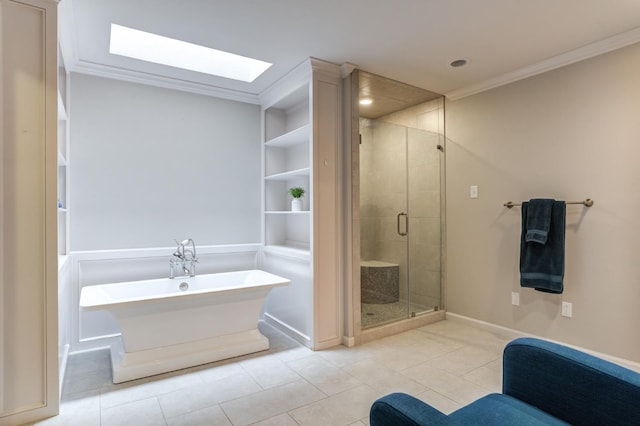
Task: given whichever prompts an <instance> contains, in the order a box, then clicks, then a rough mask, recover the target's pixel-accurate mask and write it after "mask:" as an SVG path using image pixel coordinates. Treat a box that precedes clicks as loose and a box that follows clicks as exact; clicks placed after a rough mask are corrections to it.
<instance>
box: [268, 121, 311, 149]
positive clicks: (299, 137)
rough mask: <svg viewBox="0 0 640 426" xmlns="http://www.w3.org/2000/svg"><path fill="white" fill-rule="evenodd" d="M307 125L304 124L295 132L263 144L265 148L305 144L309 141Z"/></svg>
mask: <svg viewBox="0 0 640 426" xmlns="http://www.w3.org/2000/svg"><path fill="white" fill-rule="evenodd" d="M310 128H311V127H310V126H309V124H305V125H304V126H302V127H298V128H297V129H295V130H292V131H290V132H289V133H285V134H284V135H281V136H278V137H276V138H273V139H271V140H268V141H266V142H265V145H267V146H273V147H278V148H286V147H289V146H293V145H298V144H302V143H307V142H308V141H309V131H310Z"/></svg>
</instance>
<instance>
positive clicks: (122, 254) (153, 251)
mask: <svg viewBox="0 0 640 426" xmlns="http://www.w3.org/2000/svg"><path fill="white" fill-rule="evenodd" d="M261 247H262V244H260V243H247V244H227V245H212V246H198V247H197V248H198V253H200V254H227V253H247V252H256V253H257V252H258V251H259V250H260V248H261ZM174 251H175V247H174V246H171V247H153V248H139V249H113V250H82V251H72V252H71V253H69V254H70V255H71V256H73V258H74V260H89V259H124V258H133V257H148V256H167V259H168V258H169V257H170V256H171V253H173V252H174Z"/></svg>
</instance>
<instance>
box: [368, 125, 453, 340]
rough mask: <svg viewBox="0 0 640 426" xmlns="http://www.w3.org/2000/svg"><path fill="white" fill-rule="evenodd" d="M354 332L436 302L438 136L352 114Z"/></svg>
mask: <svg viewBox="0 0 640 426" xmlns="http://www.w3.org/2000/svg"><path fill="white" fill-rule="evenodd" d="M360 135H361V136H360V137H361V140H360V258H361V261H360V281H361V282H360V288H361V312H362V317H361V325H362V329H366V328H371V327H375V326H379V325H383V324H386V323H390V322H395V321H398V320H401V319H406V318H410V317H414V316H417V315H420V314H423V313H427V312H432V311H434V310H438V309H440V308H441V306H442V302H441V301H442V297H441V296H442V294H441V238H442V236H441V168H442V166H441V164H442V155H443V153H442V151H441V150H442V135H440V134H438V133H435V132H430V131H426V130H420V129H415V128H410V127H405V126H401V125H398V124H391V123H387V122H383V121H379V120H376V119H367V118H360Z"/></svg>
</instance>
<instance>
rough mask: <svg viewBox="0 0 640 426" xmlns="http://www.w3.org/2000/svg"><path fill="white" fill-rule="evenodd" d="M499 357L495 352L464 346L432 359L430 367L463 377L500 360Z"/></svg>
mask: <svg viewBox="0 0 640 426" xmlns="http://www.w3.org/2000/svg"><path fill="white" fill-rule="evenodd" d="M498 357H499V355H498V354H496V353H495V352H493V351H487V350H485V349H481V348H476V347H473V346H464V347H462V348H460V349H456V350H455V351H453V352H448V353H446V354H444V355H440V356H438V357H435V358H432V359H431V360H429V365H431V366H433V367H436V368H439V369H441V370H444V371H446V372H448V373H451V374H454V375H456V376H461V375H463V374H466V373H468V372H470V371H471V370H474V369H476V368H478V367H481V366H483V365H485V364H487V363H489V362H492V361H494V360H496V359H498Z"/></svg>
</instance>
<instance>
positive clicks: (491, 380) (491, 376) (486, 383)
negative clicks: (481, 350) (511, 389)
mask: <svg viewBox="0 0 640 426" xmlns="http://www.w3.org/2000/svg"><path fill="white" fill-rule="evenodd" d="M462 378H463V379H465V380H468V381H470V382H473V383H475V384H476V385H479V386H482V387H483V388H485V389H487V390H489V391H491V392H495V393H500V392H502V373H501V372H499V371H495V370H492V369H490V368H488V367H486V366H483V367H480V368H476V369H475V370H472V371H470V372H469V373H467V374H465V375H464V376H462Z"/></svg>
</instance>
